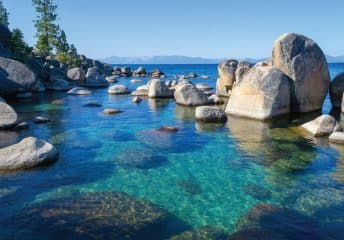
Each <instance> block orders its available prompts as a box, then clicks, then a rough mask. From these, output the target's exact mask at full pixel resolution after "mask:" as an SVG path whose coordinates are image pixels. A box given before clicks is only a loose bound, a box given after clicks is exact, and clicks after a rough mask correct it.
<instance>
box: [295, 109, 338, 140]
mask: <svg viewBox="0 0 344 240" xmlns="http://www.w3.org/2000/svg"><path fill="white" fill-rule="evenodd" d="M301 128H303V129H305V130H306V131H307V132H309V133H310V134H312V135H313V136H314V137H323V136H328V135H330V134H331V133H332V132H335V131H339V130H340V126H339V124H338V123H337V121H336V119H335V118H334V117H332V116H331V115H327V114H324V115H321V116H320V117H317V118H316V119H314V120H312V121H310V122H307V123H305V124H303V125H301Z"/></svg>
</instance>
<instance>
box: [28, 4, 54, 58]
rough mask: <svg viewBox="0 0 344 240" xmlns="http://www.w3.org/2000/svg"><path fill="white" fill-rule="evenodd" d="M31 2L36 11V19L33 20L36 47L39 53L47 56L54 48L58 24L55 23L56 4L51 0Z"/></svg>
mask: <svg viewBox="0 0 344 240" xmlns="http://www.w3.org/2000/svg"><path fill="white" fill-rule="evenodd" d="M32 3H33V5H34V6H35V7H36V12H37V13H38V15H37V20H35V21H34V22H35V27H36V29H37V32H36V37H37V43H36V49H37V51H38V53H39V54H41V55H43V56H48V55H49V54H51V52H52V50H53V48H54V45H55V43H56V39H57V33H58V31H59V26H58V25H56V24H55V21H56V19H57V14H56V8H57V6H56V5H55V4H53V0H32Z"/></svg>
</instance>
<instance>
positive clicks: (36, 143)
mask: <svg viewBox="0 0 344 240" xmlns="http://www.w3.org/2000/svg"><path fill="white" fill-rule="evenodd" d="M57 157H58V152H57V150H56V149H55V148H54V146H53V145H51V144H50V143H47V142H45V141H42V140H39V139H37V138H34V137H27V138H24V139H23V140H22V141H20V142H19V143H17V144H13V145H11V146H8V147H5V148H2V149H0V170H15V169H28V168H32V167H36V166H39V165H42V164H47V163H51V162H53V161H55V160H57Z"/></svg>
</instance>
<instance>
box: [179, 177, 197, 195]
mask: <svg viewBox="0 0 344 240" xmlns="http://www.w3.org/2000/svg"><path fill="white" fill-rule="evenodd" d="M177 185H178V187H180V188H181V189H183V191H184V192H185V193H187V194H189V195H191V196H194V195H199V194H201V193H202V187H201V185H200V184H198V183H196V182H194V181H192V180H180V181H177Z"/></svg>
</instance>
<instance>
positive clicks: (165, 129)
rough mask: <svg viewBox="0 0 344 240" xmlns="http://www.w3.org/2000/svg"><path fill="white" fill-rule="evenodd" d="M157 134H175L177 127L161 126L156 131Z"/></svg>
mask: <svg viewBox="0 0 344 240" xmlns="http://www.w3.org/2000/svg"><path fill="white" fill-rule="evenodd" d="M157 131H159V132H166V133H176V132H178V131H179V129H178V128H177V127H173V126H163V127H160V128H158V129H157Z"/></svg>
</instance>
